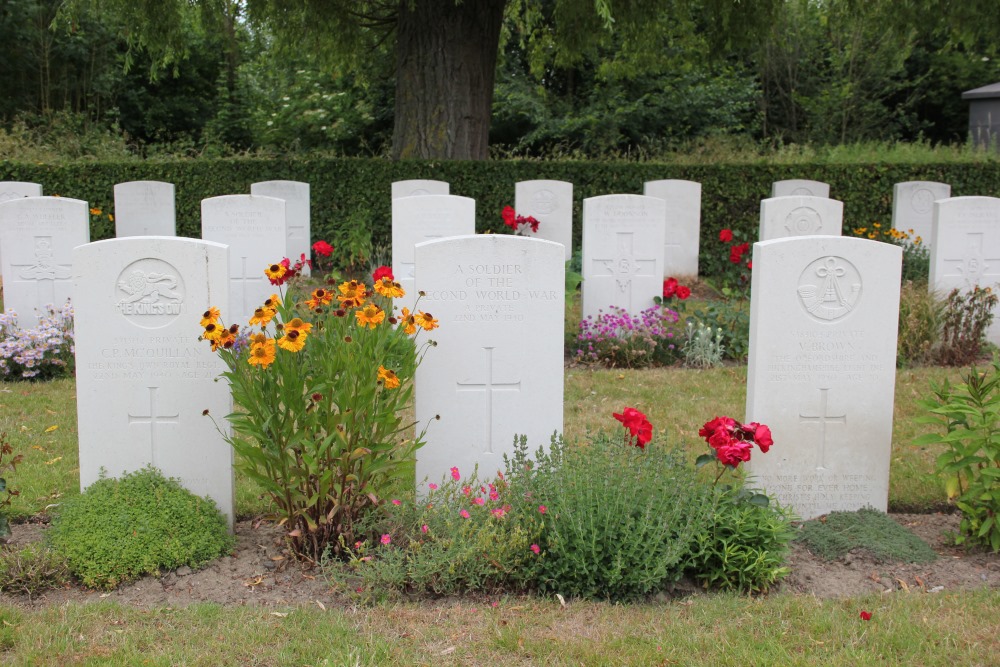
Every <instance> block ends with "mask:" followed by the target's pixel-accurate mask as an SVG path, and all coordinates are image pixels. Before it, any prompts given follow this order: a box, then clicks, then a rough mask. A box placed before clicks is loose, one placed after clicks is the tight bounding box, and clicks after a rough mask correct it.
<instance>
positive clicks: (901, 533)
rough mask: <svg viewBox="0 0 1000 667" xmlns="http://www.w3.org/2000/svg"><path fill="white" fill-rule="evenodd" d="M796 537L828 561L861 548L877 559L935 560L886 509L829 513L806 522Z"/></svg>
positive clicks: (923, 561)
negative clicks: (882, 510) (883, 510)
mask: <svg viewBox="0 0 1000 667" xmlns="http://www.w3.org/2000/svg"><path fill="white" fill-rule="evenodd" d="M795 540H796V541H798V542H802V543H803V544H805V545H806V546H807V547H808V548H809V550H810V551H811V552H813V553H814V554H816V555H817V556H820V557H822V558H825V559H827V560H834V559H836V558H840V557H841V556H844V555H845V554H847V553H848V552H850V551H852V550H854V549H860V550H863V551H865V552H867V553H869V554H871V555H872V556H873V557H874V558H875V559H877V560H879V561H904V562H907V563H930V562H931V561H933V560H935V559H937V554H936V553H935V552H934V550H933V549H931V548H930V546H928V544H927V543H926V542H924V541H923V540H921V539H920V538H919V537H917V536H916V535H914V534H913V533H912V532H911V531H909V530H907V529H906V528H904V527H903V526H901V525H899V524H898V523H896V522H895V521H893V520H892V518H890V517H889V516H888V515H887V514H886V513H885V512H879V511H878V510H876V509H872V508H870V507H869V508H865V509H860V510H858V511H857V512H830V513H829V514H827V515H826V516H825V517H824V518H823V519H822V520H821V519H812V520H810V521H806V522H804V523H803V524H802V528H801V529H800V531H799V534H798V535H797V536H796V537H795Z"/></svg>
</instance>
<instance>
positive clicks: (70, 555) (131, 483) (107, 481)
mask: <svg viewBox="0 0 1000 667" xmlns="http://www.w3.org/2000/svg"><path fill="white" fill-rule="evenodd" d="M48 536H49V540H50V543H51V545H52V548H53V549H54V550H55V551H56V553H58V554H60V555H61V556H63V557H64V558H65V559H66V562H67V564H68V565H69V569H70V571H71V572H72V573H73V574H74V575H75V576H76V577H78V578H79V579H80V580H81V581H82V582H83V584H84V585H85V586H88V587H92V588H114V587H115V586H117V585H119V584H121V583H123V582H126V581H130V580H132V579H136V578H138V577H139V576H142V575H144V574H152V575H158V574H159V573H160V571H161V570H172V569H175V568H178V567H180V566H182V565H188V566H190V567H198V566H200V565H202V564H204V563H206V562H208V561H210V560H212V559H214V558H217V557H219V556H220V555H221V554H223V553H225V552H226V551H228V550H230V549H231V548H232V547H233V544H234V540H233V538H232V537H231V536H230V535H229V533H228V531H227V527H226V519H225V517H223V516H222V514H221V513H220V512H219V510H218V508H217V507H216V506H215V503H214V502H212V500H210V499H207V498H199V497H197V496H195V495H194V494H192V493H191V492H189V491H187V490H186V489H184V488H183V487H182V486H181V485H180V483H179V482H177V480H174V479H167V478H165V477H164V476H163V475H162V474H161V473H160V472H159V471H157V470H156V469H154V468H144V469H143V470H139V471H136V472H133V473H130V474H127V475H124V476H123V477H122V478H121V479H111V478H102V479H100V480H98V481H97V482H95V483H94V484H92V485H91V486H90V487H89V488H87V490H86V491H84V492H83V493H82V494H80V495H79V496H75V497H72V498H69V499H67V500H66V501H64V502H63V504H62V506H61V507H60V508H59V511H58V514H57V515H56V516H55V518H54V520H53V522H52V527H51V529H50V530H49V533H48Z"/></svg>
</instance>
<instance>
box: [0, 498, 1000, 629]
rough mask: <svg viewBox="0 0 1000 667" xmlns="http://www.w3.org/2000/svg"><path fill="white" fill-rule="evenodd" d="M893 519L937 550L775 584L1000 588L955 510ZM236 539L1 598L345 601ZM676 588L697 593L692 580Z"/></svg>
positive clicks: (257, 526)
mask: <svg viewBox="0 0 1000 667" xmlns="http://www.w3.org/2000/svg"><path fill="white" fill-rule="evenodd" d="M890 516H892V518H893V519H895V520H896V521H898V522H899V523H900V524H902V525H903V526H905V527H907V528H909V529H910V530H911V531H913V532H914V533H915V534H916V535H918V536H919V537H920V538H921V539H923V540H924V541H926V542H927V543H928V544H929V545H930V546H931V547H932V548H933V549H934V551H935V552H937V554H938V555H939V558H938V559H937V560H936V561H934V562H932V563H929V564H925V565H917V564H907V563H882V562H878V561H877V560H875V559H874V558H872V556H871V555H870V554H867V553H858V552H852V553H849V554H847V555H846V556H844V557H842V558H840V559H837V560H834V561H832V562H828V561H825V560H823V559H821V558H818V557H817V556H814V555H813V554H811V553H810V552H809V551H808V550H807V549H805V548H804V547H803V546H801V545H799V544H794V545H793V549H792V553H791V557H790V559H789V561H788V565H789V567H790V569H791V573H790V574H789V576H787V577H786V578H785V579H784V580H783V581H782V583H781V585H780V586H779V587H778V588H777V589H776V591H779V592H780V591H784V592H791V593H794V594H800V595H815V596H816V597H821V598H829V597H849V596H856V595H864V594H867V593H872V592H881V593H883V594H886V595H888V594H892V593H894V592H896V591H909V592H921V593H929V594H933V593H937V592H940V591H954V590H960V589H972V588H982V587H990V588H1000V555H996V554H990V553H988V552H983V551H970V550H965V549H963V548H957V547H955V546H953V545H952V544H951V543H950V542H949V540H948V538H947V537H946V534H947V533H948V532H952V533H954V532H956V531H957V530H958V523H959V517H958V515H955V514H892V515H890ZM13 528H14V536H13V539H12V540H11V546H14V547H17V546H20V545H24V544H28V543H30V542H35V541H39V540H41V539H43V537H44V532H45V530H46V527H45V526H44V525H42V524H33V523H27V524H19V525H16V526H14V527H13ZM236 536H237V538H238V544H237V546H236V549H235V550H234V551H233V553H232V555H230V556H226V557H224V558H221V559H219V560H217V561H214V562H213V563H210V564H209V565H208V566H206V567H205V568H203V569H201V570H198V571H191V570H190V569H189V568H181V569H180V570H178V571H176V572H169V573H165V574H163V575H162V576H161V577H143V578H142V579H140V580H139V581H137V582H134V583H131V584H128V585H126V586H122V587H119V588H118V589H116V590H113V591H110V592H102V591H92V590H88V589H86V588H83V587H82V586H78V585H72V586H67V587H66V588H62V589H58V590H53V591H48V592H46V593H44V594H42V595H39V596H36V597H35V598H34V599H32V600H28V599H27V598H25V597H22V596H14V595H8V594H5V593H0V606H4V605H10V606H16V607H20V608H22V609H34V608H39V607H44V606H50V605H61V604H64V603H66V602H81V603H82V602H90V601H97V600H105V599H107V600H115V601H117V602H120V603H121V604H125V605H132V606H136V607H140V608H150V607H160V606H171V607H172V606H184V605H188V604H191V603H195V602H216V603H219V604H222V605H230V606H236V605H258V606H264V607H274V606H288V605H299V604H317V603H319V604H321V605H324V606H336V605H341V604H344V603H345V599H344V597H343V596H342V595H340V594H338V593H336V592H335V591H334V590H333V589H332V587H331V586H330V584H329V583H328V582H327V581H326V580H325V579H324V577H323V574H322V572H320V571H319V569H318V568H314V567H313V568H310V567H308V566H304V565H302V564H301V563H297V562H295V561H293V560H292V559H291V558H290V557H289V554H288V552H287V551H286V550H285V547H284V543H283V538H282V530H281V529H280V528H277V527H276V526H274V525H273V524H270V523H266V522H253V521H240V522H238V523H237V525H236ZM676 593H677V594H680V595H683V594H697V593H698V589H696V588H694V587H693V586H691V585H685V584H682V585H680V586H678V589H677V591H676Z"/></svg>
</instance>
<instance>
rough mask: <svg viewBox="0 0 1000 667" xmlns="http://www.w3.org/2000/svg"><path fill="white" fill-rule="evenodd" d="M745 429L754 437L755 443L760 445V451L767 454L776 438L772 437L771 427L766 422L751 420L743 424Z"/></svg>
mask: <svg viewBox="0 0 1000 667" xmlns="http://www.w3.org/2000/svg"><path fill="white" fill-rule="evenodd" d="M743 431H744V432H745V433H747V434H748V436H749V437H750V438H752V439H753V441H754V444H756V445H757V446H758V447H760V451H762V452H764V453H765V454H766V453H767V450H769V449H770V448H771V445H773V444H774V440H772V439H771V429H770V428H768V427H767V426H765V425H764V424H758V423H757V422H750V423H749V424H744V425H743Z"/></svg>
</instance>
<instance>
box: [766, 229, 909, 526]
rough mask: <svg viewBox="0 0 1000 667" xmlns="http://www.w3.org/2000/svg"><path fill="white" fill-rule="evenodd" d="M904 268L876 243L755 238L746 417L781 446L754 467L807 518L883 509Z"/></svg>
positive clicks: (889, 248) (893, 249) (897, 256)
mask: <svg viewBox="0 0 1000 667" xmlns="http://www.w3.org/2000/svg"><path fill="white" fill-rule="evenodd" d="M901 270H902V249H901V248H899V247H898V246H895V245H891V244H889V243H881V242H879V241H869V240H867V239H858V238H853V237H850V238H848V237H839V236H809V237H798V238H786V239H777V240H774V241H762V242H760V243H755V244H754V247H753V278H752V283H751V301H750V357H749V362H748V369H747V413H746V418H747V421H748V422H759V423H762V424H767V425H768V426H770V427H771V432H772V434H773V437H774V443H775V444H774V446H773V447H772V448H771V450H770V451H769V452H768V453H766V454H764V453H762V452H760V451H757V450H756V449H755V450H754V451H753V454H752V459H751V460H750V464H749V471H748V472H749V474H751V475H752V476H753V481H754V483H755V484H756V485H757V486H759V487H760V488H763V489H764V490H766V491H767V492H769V493H771V494H774V495H775V497H776V498H777V499H778V501H779V502H780V503H782V504H784V505H788V506H790V507H791V508H792V509H793V510H794V511H795V512H796V513H797V514H799V515H800V516H801V517H802V518H803V519H810V518H813V517H816V516H819V515H821V514H826V513H827V512H833V511H851V510H857V509H861V508H862V507H866V506H868V505H870V506H872V507H874V508H876V509H879V510H882V511H883V512H884V511H885V510H886V506H887V503H888V498H889V453H890V449H891V446H892V404H893V396H894V394H893V391H894V387H895V380H896V329H897V324H898V321H897V320H898V317H899V315H898V313H899V281H900V272H901Z"/></svg>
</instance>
